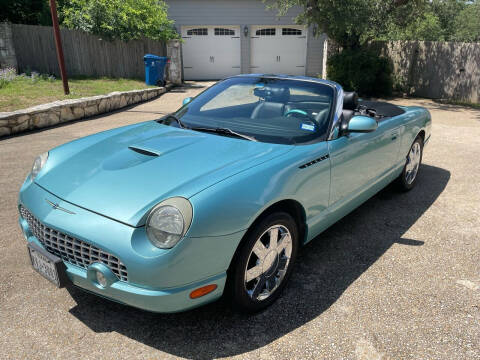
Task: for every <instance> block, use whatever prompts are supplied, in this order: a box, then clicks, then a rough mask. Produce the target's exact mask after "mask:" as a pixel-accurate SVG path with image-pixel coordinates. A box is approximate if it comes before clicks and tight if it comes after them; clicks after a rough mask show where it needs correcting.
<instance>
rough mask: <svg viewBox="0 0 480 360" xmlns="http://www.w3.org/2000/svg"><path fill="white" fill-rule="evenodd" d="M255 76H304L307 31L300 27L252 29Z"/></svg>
mask: <svg viewBox="0 0 480 360" xmlns="http://www.w3.org/2000/svg"><path fill="white" fill-rule="evenodd" d="M250 46H251V68H252V72H258V73H275V74H288V75H305V63H306V49H307V39H306V29H305V28H304V27H303V26H299V25H285V26H271V25H270V26H269V25H255V26H252V36H251V41H250Z"/></svg>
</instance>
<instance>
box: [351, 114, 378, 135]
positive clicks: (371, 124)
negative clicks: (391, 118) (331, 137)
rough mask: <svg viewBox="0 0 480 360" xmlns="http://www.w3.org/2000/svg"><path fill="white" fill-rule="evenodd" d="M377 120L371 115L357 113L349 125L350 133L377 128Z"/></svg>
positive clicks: (364, 131) (366, 131)
mask: <svg viewBox="0 0 480 360" xmlns="http://www.w3.org/2000/svg"><path fill="white" fill-rule="evenodd" d="M377 127H378V123H377V120H375V119H374V118H371V117H369V116H363V115H357V116H354V117H352V118H351V119H350V121H349V122H348V126H347V132H349V133H368V132H372V131H375V130H377Z"/></svg>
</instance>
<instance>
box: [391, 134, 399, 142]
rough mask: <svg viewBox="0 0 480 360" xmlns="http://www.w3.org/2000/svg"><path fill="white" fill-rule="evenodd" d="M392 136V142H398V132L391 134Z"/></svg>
mask: <svg viewBox="0 0 480 360" xmlns="http://www.w3.org/2000/svg"><path fill="white" fill-rule="evenodd" d="M391 136H392V141H393V140H396V139H397V137H398V133H397V132H393V133H392V134H391Z"/></svg>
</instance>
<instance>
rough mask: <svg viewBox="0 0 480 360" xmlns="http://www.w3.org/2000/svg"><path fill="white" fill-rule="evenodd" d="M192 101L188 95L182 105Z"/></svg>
mask: <svg viewBox="0 0 480 360" xmlns="http://www.w3.org/2000/svg"><path fill="white" fill-rule="evenodd" d="M190 101H192V98H191V97H187V98H185V99H183V102H182V105H187V104H188V103H189V102H190Z"/></svg>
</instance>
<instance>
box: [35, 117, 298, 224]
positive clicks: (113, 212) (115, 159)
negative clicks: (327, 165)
mask: <svg viewBox="0 0 480 360" xmlns="http://www.w3.org/2000/svg"><path fill="white" fill-rule="evenodd" d="M290 149H292V146H289V145H279V144H268V143H260V142H252V141H247V140H242V139H237V138H231V137H225V136H218V135H215V134H208V133H200V132H196V131H191V130H184V129H178V128H174V127H171V126H165V125H161V124H158V123H156V122H154V121H151V122H147V123H143V124H140V125H138V124H137V125H133V126H128V127H125V128H120V129H115V130H112V131H110V132H105V133H100V134H97V135H93V136H90V137H87V138H84V139H80V140H77V141H74V142H72V143H68V144H65V145H63V146H60V147H59V148H56V149H54V150H52V151H51V152H50V156H49V160H48V161H47V164H46V165H45V168H44V169H42V171H41V172H40V174H39V176H38V177H37V178H36V180H35V182H36V183H37V184H38V185H40V186H42V187H43V188H45V189H46V190H47V191H49V192H51V193H52V194H54V195H56V196H58V197H60V198H62V199H63V200H66V201H68V202H70V203H72V204H75V205H78V206H81V207H83V208H85V209H88V210H91V211H94V212H97V213H99V214H102V215H104V216H108V217H110V218H113V219H116V220H118V221H121V222H123V223H126V224H129V225H132V226H141V225H143V224H144V222H145V217H146V214H147V213H148V210H150V209H151V208H152V207H153V206H154V205H156V204H157V203H158V202H160V201H162V200H163V199H166V198H169V197H172V196H182V197H186V198H189V197H191V196H193V195H194V194H196V193H198V192H200V191H202V190H203V189H205V188H207V187H209V186H211V185H213V184H215V183H217V182H219V181H221V180H223V179H225V178H227V177H229V176H232V175H234V174H236V173H239V172H241V171H243V170H246V169H248V168H250V167H252V166H255V165H258V164H260V163H262V162H265V161H268V160H270V159H273V158H275V157H277V156H279V155H281V154H284V153H286V152H287V151H289V150H290Z"/></svg>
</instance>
